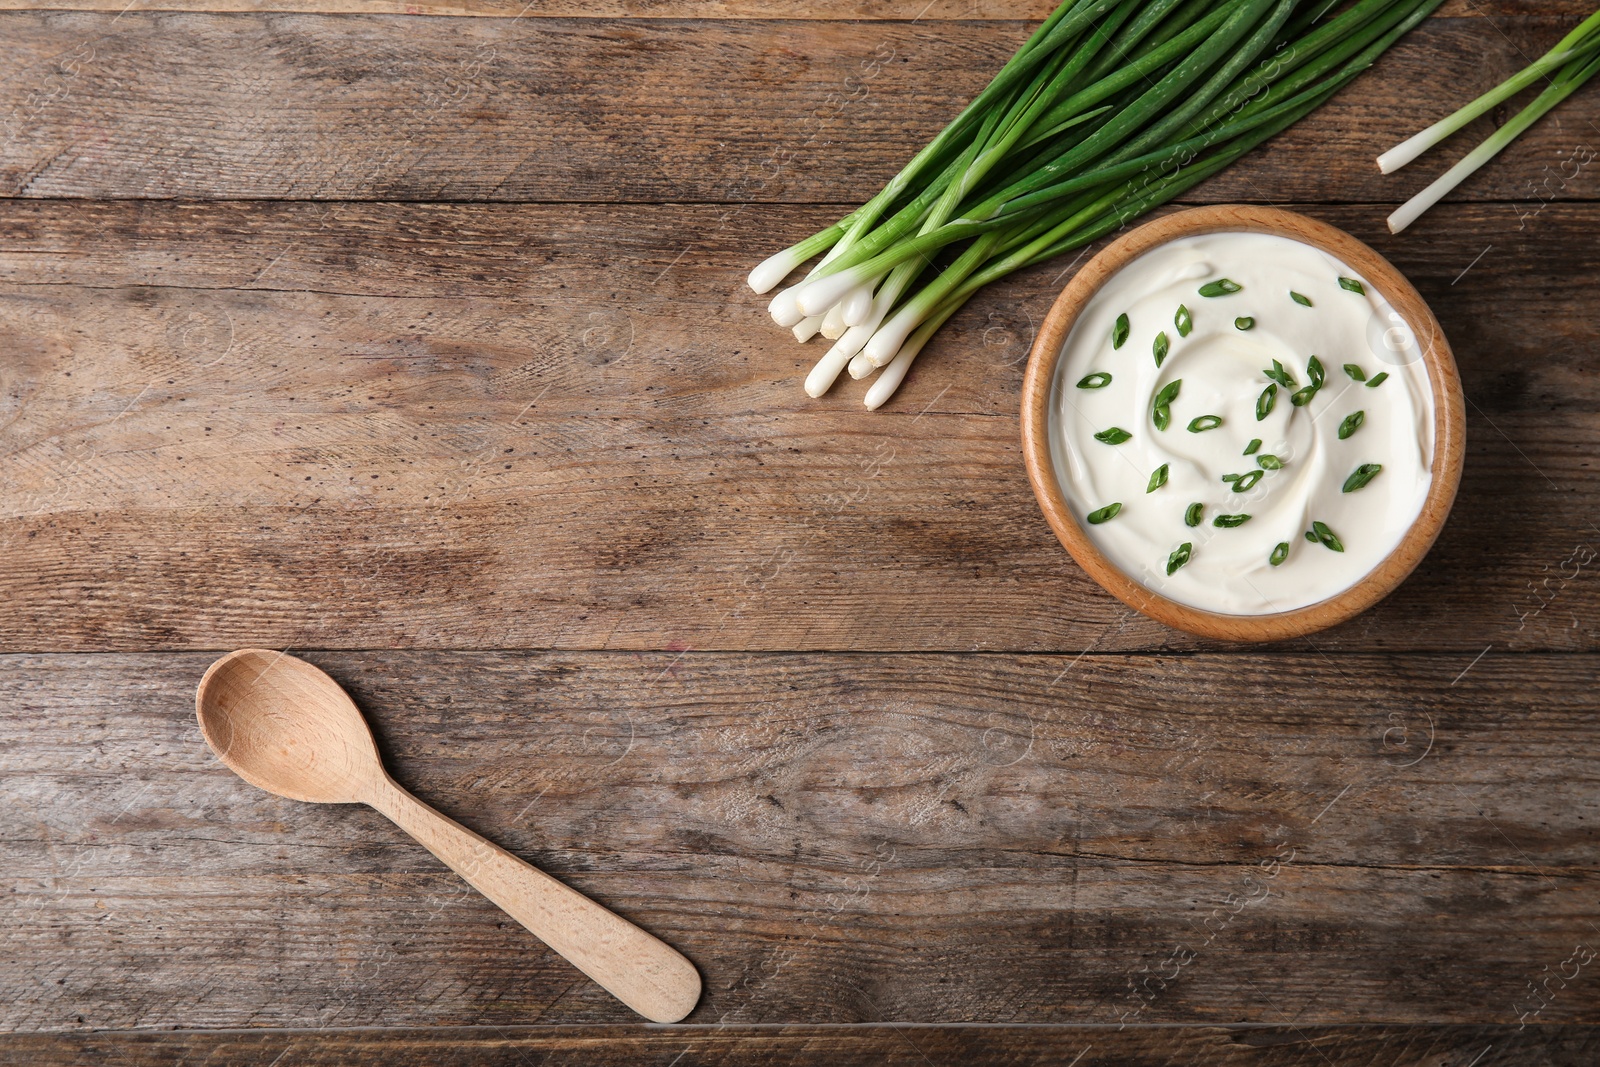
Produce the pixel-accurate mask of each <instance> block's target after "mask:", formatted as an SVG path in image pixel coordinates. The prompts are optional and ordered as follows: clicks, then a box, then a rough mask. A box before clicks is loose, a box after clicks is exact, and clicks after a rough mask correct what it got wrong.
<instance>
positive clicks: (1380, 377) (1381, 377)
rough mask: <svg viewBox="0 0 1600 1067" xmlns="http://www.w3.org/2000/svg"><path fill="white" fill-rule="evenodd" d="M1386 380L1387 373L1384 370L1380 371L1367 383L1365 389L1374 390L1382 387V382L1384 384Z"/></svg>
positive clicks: (1387, 378) (1387, 377)
mask: <svg viewBox="0 0 1600 1067" xmlns="http://www.w3.org/2000/svg"><path fill="white" fill-rule="evenodd" d="M1388 380H1389V372H1388V371H1386V370H1381V371H1379V372H1378V373H1377V374H1374V375H1373V376H1372V378H1371V380H1370V381H1368V382H1367V388H1368V389H1376V388H1377V387H1378V386H1380V385H1382V384H1383V383H1384V382H1386V381H1388Z"/></svg>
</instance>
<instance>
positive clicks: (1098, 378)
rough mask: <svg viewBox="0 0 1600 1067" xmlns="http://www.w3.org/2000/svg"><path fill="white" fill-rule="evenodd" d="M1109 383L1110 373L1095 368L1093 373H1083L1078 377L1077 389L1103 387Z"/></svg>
mask: <svg viewBox="0 0 1600 1067" xmlns="http://www.w3.org/2000/svg"><path fill="white" fill-rule="evenodd" d="M1110 384H1111V375H1109V374H1107V373H1106V372H1105V371H1103V370H1097V371H1095V372H1094V373H1093V374H1085V375H1084V376H1083V377H1082V378H1079V379H1078V388H1079V389H1104V388H1105V387H1106V386H1108V385H1110Z"/></svg>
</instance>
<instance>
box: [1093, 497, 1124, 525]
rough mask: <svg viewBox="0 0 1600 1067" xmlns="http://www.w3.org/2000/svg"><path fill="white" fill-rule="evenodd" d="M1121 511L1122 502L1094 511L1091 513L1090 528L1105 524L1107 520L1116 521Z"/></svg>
mask: <svg viewBox="0 0 1600 1067" xmlns="http://www.w3.org/2000/svg"><path fill="white" fill-rule="evenodd" d="M1121 510H1122V502H1121V501H1118V502H1117V503H1115V504H1107V505H1106V506H1105V507H1103V508H1096V509H1095V510H1094V511H1091V512H1089V525H1090V526H1099V525H1100V524H1101V523H1102V522H1105V521H1106V520H1107V519H1114V518H1116V517H1117V512H1119V511H1121Z"/></svg>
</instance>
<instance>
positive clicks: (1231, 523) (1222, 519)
mask: <svg viewBox="0 0 1600 1067" xmlns="http://www.w3.org/2000/svg"><path fill="white" fill-rule="evenodd" d="M1249 521H1250V516H1248V515H1218V516H1217V517H1216V518H1214V519H1212V520H1211V525H1213V526H1221V527H1223V528H1224V529H1232V528H1233V527H1235V526H1243V525H1244V524H1245V523H1247V522H1249Z"/></svg>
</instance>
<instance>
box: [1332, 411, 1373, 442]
mask: <svg viewBox="0 0 1600 1067" xmlns="http://www.w3.org/2000/svg"><path fill="white" fill-rule="evenodd" d="M1366 421H1367V413H1366V412H1365V411H1357V412H1354V413H1352V414H1350V415H1346V416H1345V417H1344V421H1343V422H1341V423H1340V424H1339V440H1341V441H1343V440H1345V439H1346V438H1348V437H1349V436H1350V435H1351V434H1353V433H1355V432H1356V431H1357V430H1359V429H1361V424H1362V423H1364V422H1366Z"/></svg>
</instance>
